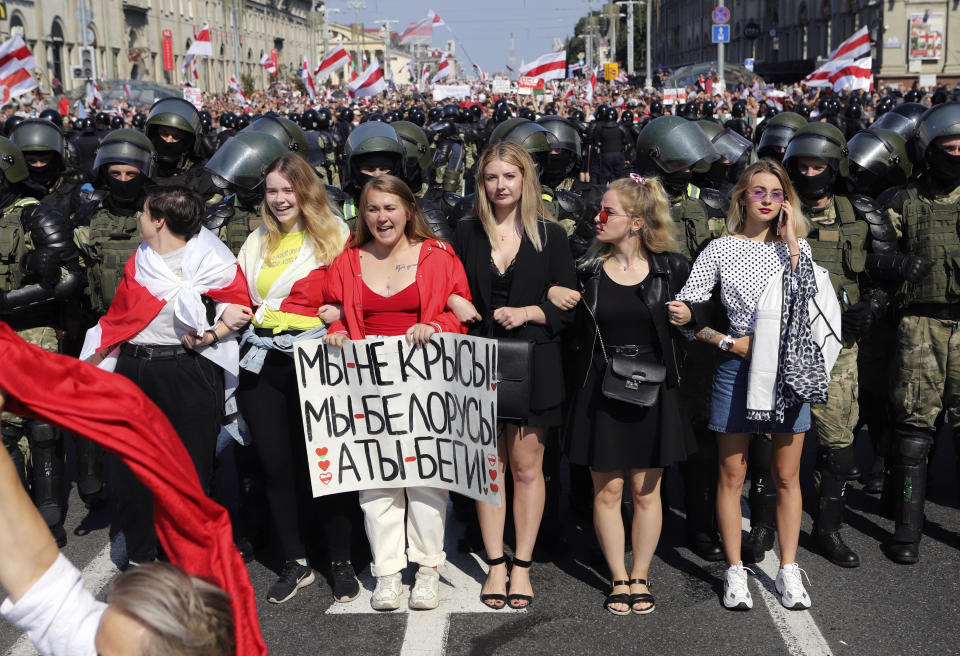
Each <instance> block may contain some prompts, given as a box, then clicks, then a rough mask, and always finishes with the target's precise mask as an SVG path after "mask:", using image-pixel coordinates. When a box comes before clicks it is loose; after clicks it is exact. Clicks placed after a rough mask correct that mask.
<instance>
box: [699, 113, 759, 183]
mask: <svg viewBox="0 0 960 656" xmlns="http://www.w3.org/2000/svg"><path fill="white" fill-rule="evenodd" d="M697 125H699V126H700V129H701V130H703V133H704V134H706V135H707V137H709V139H710V142H711V143H712V144H713V147H714V148H716V150H717V152H718V153H720V158H719V159H717V160H715V161H714V162H712V163H711V164H710V168H709V169H708V170H707V171H706V172H705V173H703V174H702V178H703V180H704V181H706V182H707V183H708V184H706V185H704V186H709V187H714V188H716V189H719V190H720V191H727V190H730V189H733V186H734V185H735V184H736V183H737V180H739V179H740V174H741V173H743V170H744V169H746V168H747V164H749V163H750V156H751V155H752V154H753V143H752V142H751V141H750V140H749V139H747V138H746V137H744V136H743V135H741V134H738V133H737V132H734V131H733V130H730V129H727V128H724V127H723V126H721V125H720V124H718V123H717V122H715V121H708V120H706V119H702V120H699V121H697Z"/></svg>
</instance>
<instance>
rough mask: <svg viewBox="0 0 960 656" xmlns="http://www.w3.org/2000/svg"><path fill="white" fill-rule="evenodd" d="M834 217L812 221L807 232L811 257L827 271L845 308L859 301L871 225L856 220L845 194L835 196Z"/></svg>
mask: <svg viewBox="0 0 960 656" xmlns="http://www.w3.org/2000/svg"><path fill="white" fill-rule="evenodd" d="M833 203H834V208H835V209H836V212H837V220H836V222H835V223H834V224H833V225H830V226H819V225H817V224H816V223H815V224H813V229H812V230H811V231H810V234H809V235H807V237H806V239H807V242H808V243H809V244H810V250H811V251H813V261H814V262H816V263H817V264H819V265H820V266H822V267H823V268H824V269H826V270H827V271H829V272H830V282H831V283H833V290H834V291H835V292H836V293H837V300H838V301H840V305H841V307H843V308H844V309H846V308H847V307H849V306H851V305H853V304H854V303H859V302H860V283H859V280H858V276H859V274H861V273H863V269H864V265H865V264H866V261H867V236H868V234H869V232H870V226H868V225H867V223H866V221H859V220H857V215H856V213H855V212H854V210H853V204H852V203H851V202H850V200H849V199H848V198H846V197H845V196H834V198H833Z"/></svg>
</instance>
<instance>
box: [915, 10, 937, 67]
mask: <svg viewBox="0 0 960 656" xmlns="http://www.w3.org/2000/svg"><path fill="white" fill-rule="evenodd" d="M909 28H910V41H909V44H910V45H909V50H908V55H909V59H912V60H917V61H919V60H923V59H940V58H941V57H943V13H941V12H936V11H926V12H923V13H916V14H910V25H909Z"/></svg>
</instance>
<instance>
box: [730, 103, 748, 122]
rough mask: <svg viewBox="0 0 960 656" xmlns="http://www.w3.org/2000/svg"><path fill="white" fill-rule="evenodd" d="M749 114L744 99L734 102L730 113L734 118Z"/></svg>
mask: <svg viewBox="0 0 960 656" xmlns="http://www.w3.org/2000/svg"><path fill="white" fill-rule="evenodd" d="M746 114H747V104H746V103H745V102H743V101H742V100H738V101H737V102H735V103H733V108H732V109H731V110H730V115H731V116H733V118H743V117H744V116H746Z"/></svg>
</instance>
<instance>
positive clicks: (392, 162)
mask: <svg viewBox="0 0 960 656" xmlns="http://www.w3.org/2000/svg"><path fill="white" fill-rule="evenodd" d="M397 164H398V162H397V156H396V155H393V154H391V153H369V154H367V155H358V156H357V157H355V158H354V159H353V162H352V164H351V167H350V168H351V169H352V173H353V184H354V185H355V186H356V188H357V194H359V193H360V190H361V189H363V186H364V185H365V184H367V183H368V182H369V181H370V180H372V179H373V178H374V176H372V175H367V174H366V173H361V171H360V169H389V171H390V175H399V173H400V171H399V170H398V168H399V167H398V166H397Z"/></svg>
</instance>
